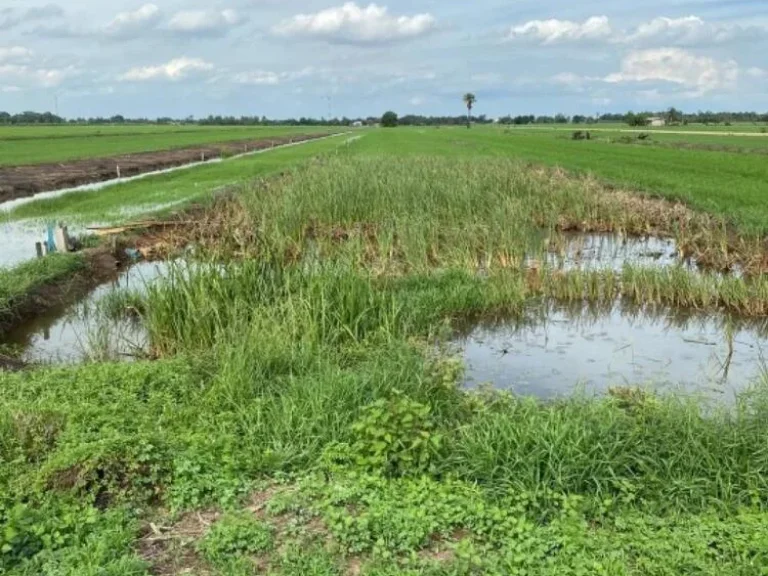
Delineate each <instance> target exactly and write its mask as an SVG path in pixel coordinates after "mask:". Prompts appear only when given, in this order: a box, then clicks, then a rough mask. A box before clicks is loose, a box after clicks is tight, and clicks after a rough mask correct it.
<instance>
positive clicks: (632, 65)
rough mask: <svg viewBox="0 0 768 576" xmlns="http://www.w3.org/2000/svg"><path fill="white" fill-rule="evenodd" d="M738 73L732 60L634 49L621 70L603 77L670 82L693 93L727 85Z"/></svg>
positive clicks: (679, 51)
mask: <svg viewBox="0 0 768 576" xmlns="http://www.w3.org/2000/svg"><path fill="white" fill-rule="evenodd" d="M738 75H739V68H738V65H737V64H736V62H734V61H732V60H730V61H719V60H715V59H713V58H709V57H706V56H697V55H696V54H693V53H691V52H689V51H686V50H682V49H680V48H659V49H653V50H635V51H632V52H630V53H629V54H627V56H625V57H624V59H623V60H622V62H621V70H620V71H619V72H615V73H613V74H610V75H608V76H606V77H605V79H604V80H605V82H608V83H611V84H617V83H623V82H671V83H673V84H679V85H681V86H684V87H686V88H688V89H690V90H693V91H694V92H696V93H699V94H703V93H706V92H710V91H712V90H719V89H725V88H731V87H733V86H734V85H735V83H736V81H737V79H738Z"/></svg>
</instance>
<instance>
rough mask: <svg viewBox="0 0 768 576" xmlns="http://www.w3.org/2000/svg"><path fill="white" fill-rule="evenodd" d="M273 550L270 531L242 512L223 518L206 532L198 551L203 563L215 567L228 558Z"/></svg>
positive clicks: (267, 527) (251, 516)
mask: <svg viewBox="0 0 768 576" xmlns="http://www.w3.org/2000/svg"><path fill="white" fill-rule="evenodd" d="M273 546H274V535H273V530H272V528H271V527H270V526H269V525H267V524H265V523H264V522H261V521H260V520H258V519H257V518H256V517H255V516H254V515H253V514H252V513H250V512H247V511H244V512H232V513H228V514H226V515H225V516H223V517H222V518H221V519H220V520H219V521H218V522H216V524H214V525H213V527H212V528H211V529H210V530H209V532H208V534H206V536H205V538H204V539H203V540H202V541H201V542H200V544H199V545H198V549H199V550H200V552H201V553H202V554H203V555H204V556H205V557H206V559H208V560H209V561H211V562H213V563H217V562H221V561H226V560H227V559H228V558H229V557H231V556H246V555H256V554H263V553H265V552H269V551H270V550H272V547H273Z"/></svg>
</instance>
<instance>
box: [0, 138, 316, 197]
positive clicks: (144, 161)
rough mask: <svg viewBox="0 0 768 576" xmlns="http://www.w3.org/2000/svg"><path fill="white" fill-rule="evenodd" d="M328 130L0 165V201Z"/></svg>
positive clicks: (286, 141)
mask: <svg viewBox="0 0 768 576" xmlns="http://www.w3.org/2000/svg"><path fill="white" fill-rule="evenodd" d="M328 135H329V134H328V133H319V134H294V135H291V136H280V137H274V138H267V139H260V140H239V141H235V142H223V143H218V144H210V145H208V146H196V147H194V148H183V149H178V150H159V151H155V152H140V153H137V154H125V155H122V156H108V157H104V158H86V159H83V160H75V161H72V162H65V163H54V164H35V165H28V166H4V167H0V203H2V202H6V201H8V200H15V199H17V198H24V197H27V196H32V195H34V194H37V193H40V192H50V191H54V190H61V189H64V188H73V187H76V186H82V185H83V184H93V183H96V182H104V181H106V180H112V179H114V178H117V177H118V166H119V169H120V176H122V177H129V176H137V175H139V174H144V173H146V172H153V171H155V170H163V169H166V168H173V167H175V166H183V165H184V164H191V163H193V162H199V161H201V160H212V159H215V158H221V157H226V156H233V155H236V154H244V153H248V152H255V151H258V150H265V149H268V148H273V147H275V146H282V145H285V144H292V143H296V142H304V141H307V140H314V139H317V138H322V137H325V136H328Z"/></svg>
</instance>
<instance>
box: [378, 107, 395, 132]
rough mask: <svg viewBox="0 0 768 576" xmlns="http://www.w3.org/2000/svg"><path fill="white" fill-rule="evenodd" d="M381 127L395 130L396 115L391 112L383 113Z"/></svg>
mask: <svg viewBox="0 0 768 576" xmlns="http://www.w3.org/2000/svg"><path fill="white" fill-rule="evenodd" d="M381 125H382V126H384V128H395V127H396V126H397V114H395V113H394V112H392V111H391V110H390V111H388V112H385V113H384V116H382V117H381Z"/></svg>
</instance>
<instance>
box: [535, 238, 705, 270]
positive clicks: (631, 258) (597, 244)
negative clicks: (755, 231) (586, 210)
mask: <svg viewBox="0 0 768 576" xmlns="http://www.w3.org/2000/svg"><path fill="white" fill-rule="evenodd" d="M547 244H548V246H547V254H546V263H547V264H548V265H549V266H552V267H554V268H558V269H562V270H576V269H578V270H594V269H610V270H615V271H620V270H621V269H622V267H623V266H624V265H625V264H631V265H634V266H645V267H654V268H655V267H666V266H678V265H681V266H684V267H685V268H687V269H690V270H692V271H695V270H697V267H696V262H695V261H694V260H693V259H690V258H687V259H683V258H681V256H680V253H679V251H678V248H677V244H676V242H675V240H674V239H672V238H659V237H655V236H646V237H632V236H621V235H619V234H587V233H567V234H558V235H555V236H553V237H552V238H550V239H549V240H548V242H547ZM530 263H531V261H529V264H530Z"/></svg>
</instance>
